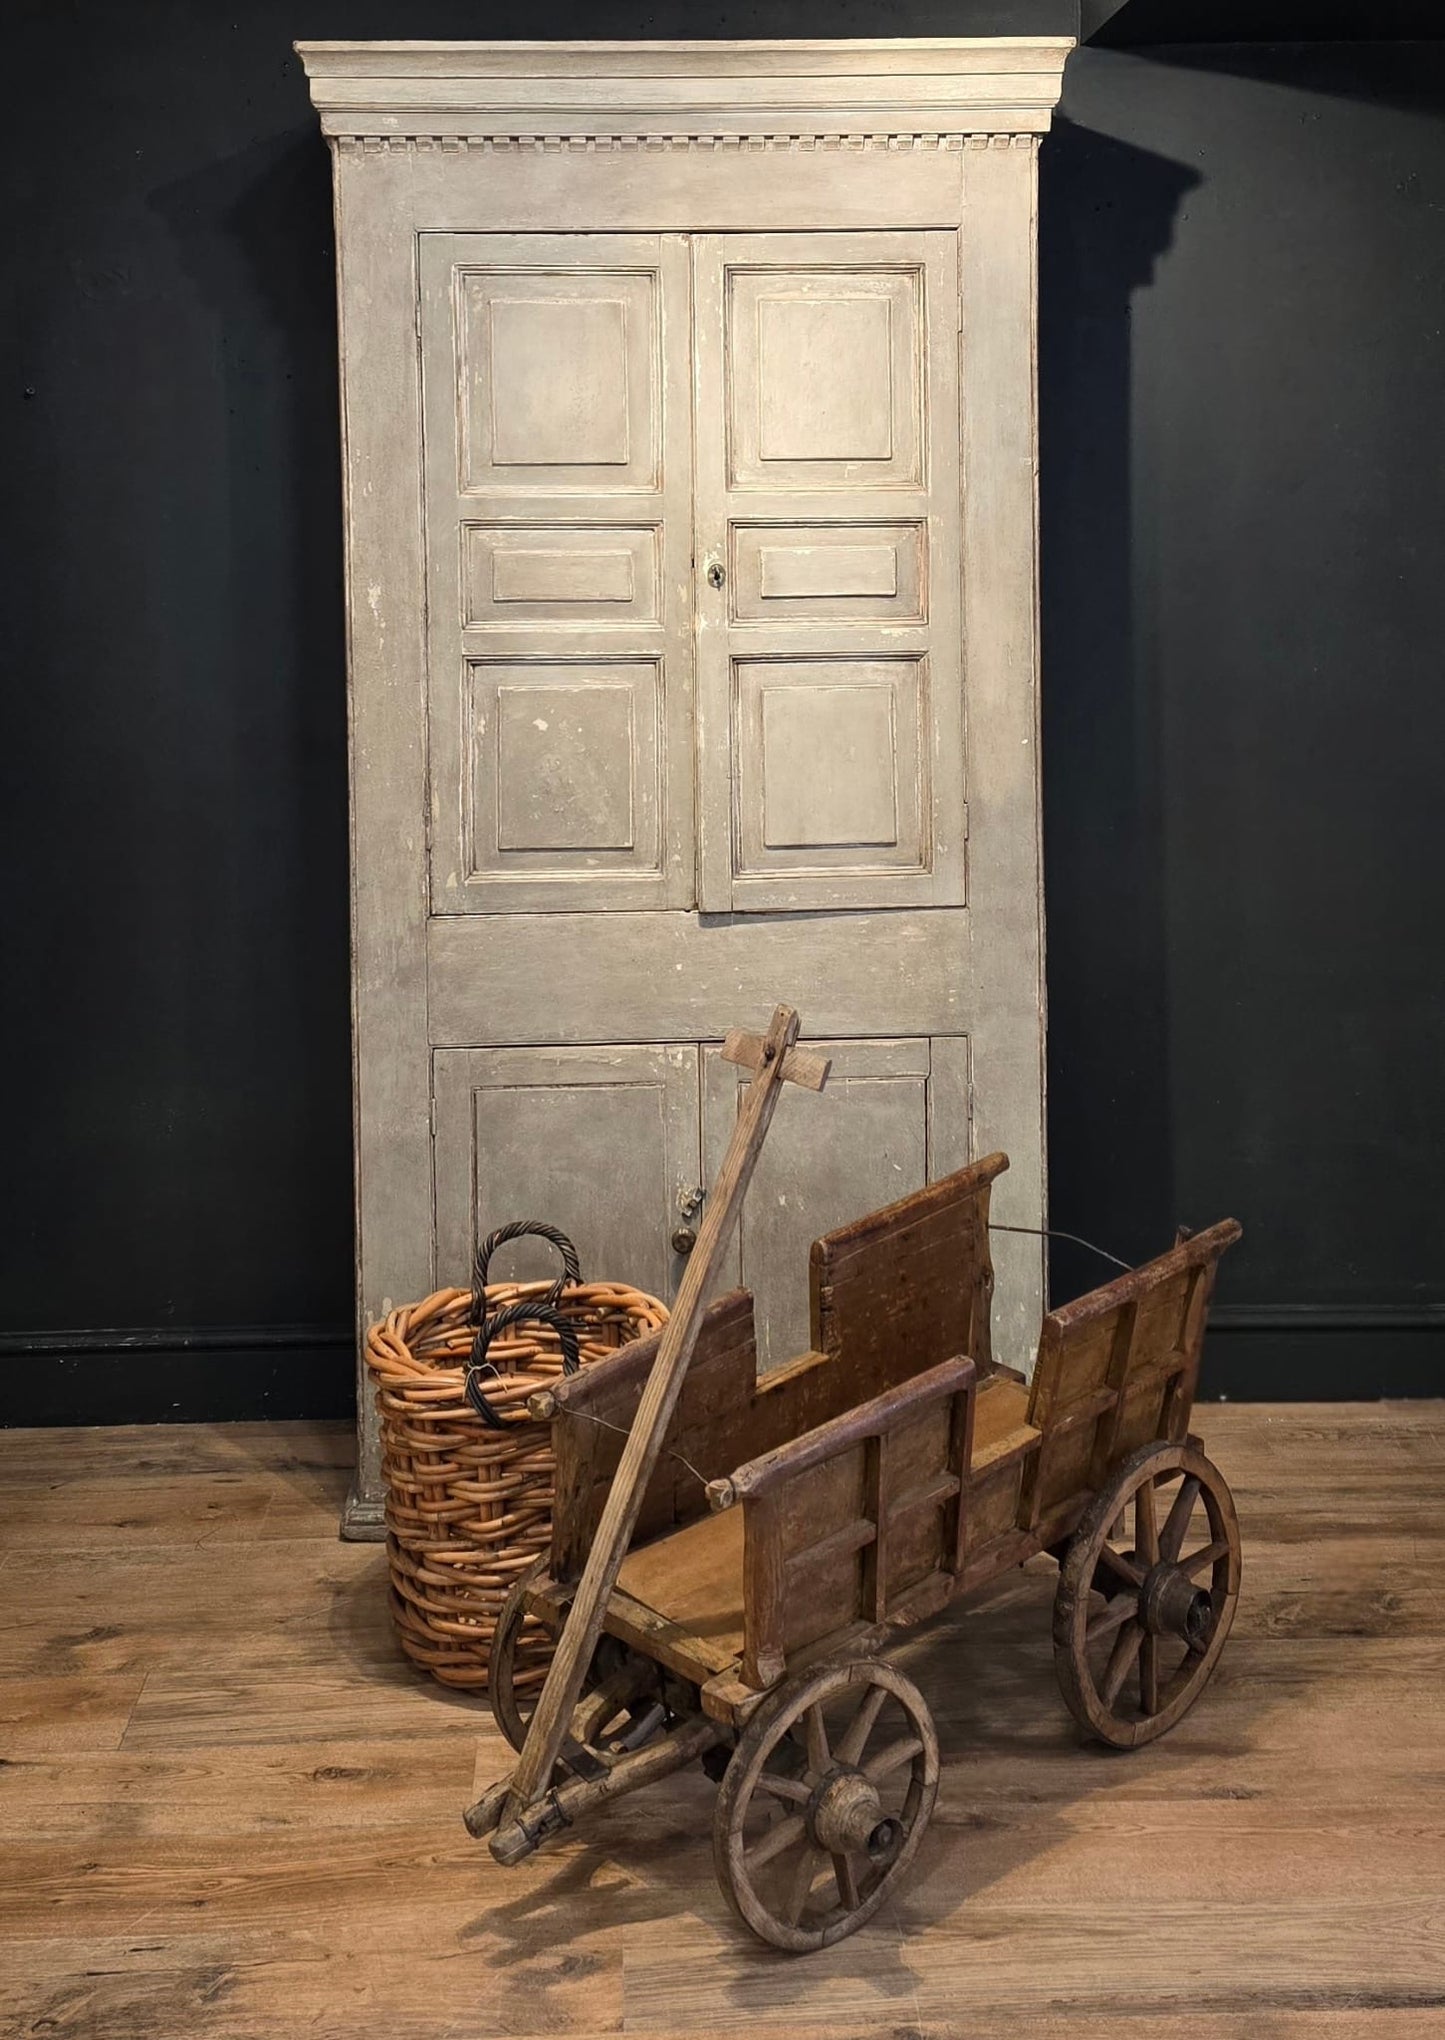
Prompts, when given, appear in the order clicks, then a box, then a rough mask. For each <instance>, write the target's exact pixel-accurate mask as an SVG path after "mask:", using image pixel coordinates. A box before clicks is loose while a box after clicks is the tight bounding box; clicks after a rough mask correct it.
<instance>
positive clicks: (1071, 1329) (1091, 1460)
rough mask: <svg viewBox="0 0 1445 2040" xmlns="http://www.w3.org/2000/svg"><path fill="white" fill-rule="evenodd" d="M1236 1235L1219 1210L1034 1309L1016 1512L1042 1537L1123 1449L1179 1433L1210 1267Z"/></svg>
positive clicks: (1188, 1403) (1076, 1510)
mask: <svg viewBox="0 0 1445 2040" xmlns="http://www.w3.org/2000/svg"><path fill="white" fill-rule="evenodd" d="M1240 1232H1241V1228H1240V1227H1239V1225H1238V1224H1237V1223H1236V1222H1235V1221H1234V1220H1233V1219H1224V1220H1222V1221H1221V1222H1220V1224H1218V1225H1215V1226H1211V1227H1210V1228H1209V1229H1208V1231H1207V1232H1201V1233H1195V1234H1193V1235H1192V1236H1190V1237H1188V1238H1184V1239H1181V1240H1180V1241H1179V1243H1178V1244H1177V1245H1176V1246H1174V1247H1172V1248H1171V1249H1170V1250H1169V1252H1168V1253H1166V1254H1161V1255H1159V1257H1158V1258H1157V1259H1156V1260H1153V1261H1149V1262H1146V1263H1145V1265H1144V1266H1143V1267H1141V1268H1135V1269H1132V1270H1130V1272H1129V1273H1128V1274H1126V1275H1120V1276H1119V1277H1118V1278H1117V1279H1116V1280H1115V1281H1113V1282H1109V1283H1106V1284H1105V1285H1104V1286H1103V1287H1102V1288H1100V1289H1096V1290H1093V1291H1091V1292H1090V1294H1089V1295H1087V1296H1081V1297H1079V1298H1078V1299H1077V1300H1076V1301H1075V1302H1073V1303H1069V1304H1065V1305H1064V1306H1063V1307H1062V1309H1060V1310H1057V1311H1050V1312H1049V1313H1048V1315H1047V1316H1046V1317H1045V1318H1044V1322H1043V1329H1042V1332H1041V1335H1040V1339H1039V1356H1038V1362H1037V1365H1036V1366H1035V1369H1034V1376H1033V1381H1032V1384H1031V1387H1030V1393H1029V1409H1028V1417H1029V1422H1030V1423H1031V1424H1033V1425H1034V1426H1035V1428H1036V1429H1037V1430H1039V1431H1040V1432H1041V1433H1042V1442H1041V1444H1040V1447H1039V1451H1038V1453H1037V1455H1036V1457H1035V1458H1034V1460H1033V1462H1032V1467H1031V1473H1030V1477H1029V1478H1028V1479H1027V1480H1026V1481H1025V1484H1024V1494H1023V1498H1022V1508H1023V1516H1022V1519H1021V1520H1022V1521H1023V1523H1024V1524H1025V1526H1026V1527H1028V1528H1030V1529H1032V1530H1033V1531H1034V1532H1035V1533H1036V1534H1037V1535H1038V1536H1039V1537H1040V1538H1041V1539H1042V1541H1043V1542H1045V1543H1049V1542H1051V1541H1052V1537H1053V1535H1054V1533H1055V1532H1056V1531H1058V1532H1059V1534H1062V1533H1063V1531H1065V1530H1068V1529H1072V1527H1073V1520H1075V1519H1077V1517H1078V1515H1079V1514H1080V1512H1081V1511H1082V1509H1083V1508H1084V1507H1085V1505H1086V1504H1087V1502H1088V1500H1089V1499H1090V1497H1091V1496H1092V1495H1093V1494H1095V1493H1096V1492H1097V1491H1098V1490H1099V1489H1100V1488H1101V1487H1103V1486H1105V1485H1106V1483H1107V1481H1108V1479H1109V1476H1110V1474H1111V1472H1112V1471H1113V1469H1114V1468H1116V1467H1117V1466H1118V1465H1119V1464H1120V1463H1121V1462H1122V1461H1123V1460H1124V1459H1126V1458H1127V1457H1128V1456H1129V1454H1130V1453H1131V1452H1134V1451H1136V1450H1138V1449H1139V1448H1140V1447H1141V1446H1143V1445H1146V1444H1148V1443H1150V1442H1151V1441H1152V1440H1154V1439H1162V1440H1165V1441H1167V1442H1169V1443H1174V1444H1178V1443H1182V1441H1183V1440H1184V1438H1185V1437H1186V1436H1187V1434H1188V1430H1189V1418H1190V1414H1191V1412H1192V1410H1193V1407H1194V1395H1195V1390H1196V1387H1197V1385H1198V1379H1199V1359H1200V1353H1201V1350H1202V1347H1203V1342H1204V1327H1205V1321H1206V1318H1207V1316H1208V1310H1209V1299H1210V1296H1211V1294H1212V1293H1213V1288H1214V1279H1215V1273H1216V1270H1217V1268H1218V1265H1219V1259H1220V1256H1221V1255H1222V1254H1223V1253H1224V1252H1225V1251H1226V1249H1228V1248H1229V1247H1231V1246H1233V1244H1234V1242H1235V1241H1236V1240H1237V1239H1238V1238H1239V1237H1240Z"/></svg>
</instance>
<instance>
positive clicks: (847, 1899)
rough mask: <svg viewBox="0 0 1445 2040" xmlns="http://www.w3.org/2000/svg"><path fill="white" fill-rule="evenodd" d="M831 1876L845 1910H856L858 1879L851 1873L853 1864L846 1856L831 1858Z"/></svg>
mask: <svg viewBox="0 0 1445 2040" xmlns="http://www.w3.org/2000/svg"><path fill="white" fill-rule="evenodd" d="M833 1877H834V1881H835V1882H836V1884H837V1886H838V1896H839V1898H840V1899H841V1900H842V1902H843V1910H844V1911H845V1912H856V1911H857V1910H858V1880H857V1878H856V1877H855V1876H854V1875H853V1865H852V1864H851V1863H850V1862H849V1860H848V1858H847V1857H846V1856H835V1857H834V1858H833Z"/></svg>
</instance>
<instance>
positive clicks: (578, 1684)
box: [489, 1006, 828, 1862]
mask: <svg viewBox="0 0 1445 2040" xmlns="http://www.w3.org/2000/svg"><path fill="white" fill-rule="evenodd" d="M797 1038H798V1016H797V1014H796V1013H795V1012H794V1011H793V1009H792V1007H791V1006H779V1007H778V1008H777V1009H776V1010H775V1012H774V1014H773V1018H772V1023H771V1025H770V1026H769V1028H768V1031H767V1033H766V1035H765V1036H764V1037H763V1038H762V1040H761V1042H759V1043H758V1045H757V1060H756V1063H755V1064H754V1062H753V1061H752V1059H751V1058H752V1053H753V1051H752V1048H751V1046H750V1045H749V1044H748V1040H747V1037H743V1036H740V1037H738V1038H737V1039H736V1040H735V1041H734V1054H735V1058H737V1059H741V1060H743V1061H744V1063H745V1065H746V1067H748V1068H752V1069H755V1075H754V1077H753V1080H752V1082H751V1083H750V1084H749V1085H748V1087H747V1089H746V1090H745V1092H744V1093H743V1097H742V1102H741V1104H740V1106H739V1110H738V1116H737V1120H736V1122H735V1123H734V1126H733V1131H732V1137H731V1139H730V1140H729V1142H728V1148H727V1154H726V1155H725V1157H724V1159H723V1165H722V1168H721V1169H720V1170H719V1172H718V1177H717V1181H716V1183H715V1184H714V1186H713V1190H712V1194H711V1196H710V1197H709V1199H708V1208H707V1211H706V1213H705V1215H704V1217H703V1221H702V1226H701V1228H700V1230H699V1233H698V1240H697V1245H696V1247H695V1248H694V1249H693V1252H692V1254H691V1255H690V1256H689V1259H688V1263H687V1268H686V1271H685V1273H684V1275H683V1278H682V1283H681V1286H680V1288H679V1289H678V1293H677V1303H676V1305H675V1306H674V1309H673V1313H672V1316H671V1317H670V1318H669V1320H668V1322H667V1326H666V1328H665V1330H664V1331H663V1334H662V1341H661V1344H660V1345H659V1347H658V1353H657V1359H656V1360H655V1361H654V1363H653V1367H652V1372H651V1374H650V1375H649V1376H648V1381H647V1386H646V1388H645V1389H644V1390H643V1393H642V1400H641V1402H640V1403H639V1404H638V1408H637V1415H636V1416H635V1417H634V1419H633V1422H632V1429H631V1431H630V1432H629V1433H628V1438H627V1444H626V1446H625V1447H624V1448H623V1453H622V1459H621V1461H620V1463H619V1465H618V1468H617V1472H616V1474H615V1476H614V1478H613V1482H612V1487H611V1491H610V1492H609V1494H608V1497H607V1501H606V1505H605V1506H604V1508H603V1511H602V1519H601V1521H600V1522H599V1524H598V1526H597V1534H596V1536H595V1538H594V1539H593V1543H592V1549H591V1551H590V1552H589V1554H588V1558H587V1563H586V1565H585V1566H584V1568H583V1571H582V1578H581V1580H580V1581H579V1582H578V1585H577V1592H576V1594H575V1595H574V1597H573V1601H572V1606H571V1608H570V1610H569V1611H568V1615H567V1621H566V1623H565V1625H564V1627H563V1630H562V1634H561V1636H560V1638H559V1639H558V1643H557V1653H556V1656H555V1657H554V1658H553V1660H552V1663H551V1666H550V1668H549V1670H548V1673H547V1680H546V1684H545V1685H544V1686H543V1688H542V1692H541V1695H540V1697H539V1699H538V1701H537V1706H536V1710H535V1712H534V1713H533V1715H532V1719H531V1722H530V1723H529V1725H528V1729H527V1740H526V1743H525V1745H524V1747H523V1749H522V1754H521V1756H520V1758H519V1759H518V1762H517V1768H516V1770H515V1771H514V1772H513V1773H512V1778H511V1782H510V1786H509V1788H508V1791H507V1795H506V1799H505V1802H504V1804H503V1805H502V1806H501V1808H500V1809H499V1825H498V1829H497V1832H496V1833H495V1834H494V1835H493V1837H492V1840H491V1850H492V1854H493V1855H494V1856H495V1857H496V1858H497V1860H498V1861H499V1862H515V1861H517V1860H518V1858H519V1855H521V1854H528V1853H530V1850H531V1849H532V1848H534V1847H535V1846H536V1841H535V1839H533V1838H532V1837H531V1835H530V1833H529V1829H528V1826H527V1823H526V1820H525V1818H524V1816H527V1815H528V1813H529V1810H530V1809H531V1808H532V1807H534V1806H535V1805H536V1803H537V1801H538V1800H539V1799H540V1798H541V1797H542V1795H543V1794H544V1793H546V1792H548V1791H549V1790H550V1789H551V1787H552V1781H553V1773H554V1771H555V1770H556V1766H557V1759H558V1756H559V1755H560V1753H561V1749H562V1744H563V1741H564V1740H565V1738H566V1734H567V1728H568V1724H569V1723H570V1721H571V1719H572V1713H573V1710H574V1708H575V1707H576V1705H577V1701H578V1698H579V1696H580V1694H581V1691H582V1681H583V1679H584V1677H585V1675H586V1671H587V1667H588V1665H590V1663H591V1662H592V1653H593V1651H594V1650H595V1649H596V1647H597V1639H598V1637H599V1636H600V1635H601V1633H602V1623H603V1619H604V1617H605V1615H606V1613H607V1603H608V1601H609V1600H610V1598H611V1595H612V1589H613V1587H614V1586H615V1585H616V1582H617V1574H618V1571H619V1569H620V1567H621V1565H622V1561H623V1559H624V1558H625V1557H626V1556H627V1550H628V1546H629V1545H630V1544H631V1542H632V1535H633V1532H634V1530H635V1529H636V1527H637V1518H638V1514H639V1512H640V1510H641V1507H642V1498H643V1495H644V1494H645V1492H646V1490H647V1483H648V1481H649V1480H650V1478H651V1476H652V1472H653V1469H654V1467H655V1466H656V1465H657V1460H658V1455H659V1454H660V1452H661V1450H662V1441H663V1439H664V1437H665V1435H666V1432H667V1427H668V1424H669V1423H670V1421H671V1419H672V1413H673V1411H674V1410H675V1409H676V1407H677V1399H678V1397H679V1395H680V1394H681V1393H682V1384H683V1381H684V1380H685V1378H686V1376H687V1370H688V1366H689V1364H690V1362H691V1360H692V1355H693V1349H694V1347H695V1346H696V1344H697V1338H698V1333H699V1331H700V1329H701V1327H702V1312H703V1302H704V1299H705V1297H706V1295H707V1292H708V1289H709V1287H710V1286H711V1283H712V1279H713V1275H714V1274H715V1272H716V1270H717V1266H718V1263H719V1262H720V1260H721V1259H722V1253H723V1249H724V1247H725V1246H726V1245H727V1242H728V1239H729V1237H730V1236H731V1233H732V1229H733V1226H734V1225H735V1223H736V1222H737V1217H738V1213H739V1211H740V1210H741V1208H742V1201H743V1197H744V1194H745V1193H746V1190H747V1187H748V1183H749V1181H750V1180H751V1177H752V1173H753V1166H754V1164H755V1163H756V1161H757V1158H758V1152H759V1150H760V1149H761V1147H762V1144H763V1138H764V1136H765V1135H766V1133H767V1130H768V1126H769V1123H770V1121H771V1119H772V1116H773V1112H774V1109H775V1108H776V1106H777V1102H778V1096H779V1093H780V1091H781V1088H782V1085H783V1084H784V1083H785V1082H788V1081H790V1079H789V1077H788V1061H789V1054H790V1051H791V1050H792V1048H793V1044H794V1043H795V1042H796V1040H797ZM730 1039H732V1037H730ZM820 1061H821V1058H819V1057H816V1056H809V1057H807V1058H806V1059H805V1061H804V1063H803V1065H802V1069H803V1075H802V1076H801V1077H800V1078H799V1079H797V1080H796V1081H800V1082H803V1083H805V1084H806V1085H807V1087H808V1088H809V1089H810V1090H811V1089H817V1088H821V1085H822V1083H823V1082H824V1081H826V1078H827V1074H828V1071H827V1065H826V1063H823V1064H822V1068H821V1072H820V1071H819V1069H818V1067H817V1065H818V1064H819V1063H820ZM489 1797H490V1795H489Z"/></svg>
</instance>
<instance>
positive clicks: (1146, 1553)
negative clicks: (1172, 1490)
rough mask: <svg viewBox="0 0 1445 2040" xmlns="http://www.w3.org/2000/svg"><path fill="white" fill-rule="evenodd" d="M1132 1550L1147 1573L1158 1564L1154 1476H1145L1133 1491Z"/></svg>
mask: <svg viewBox="0 0 1445 2040" xmlns="http://www.w3.org/2000/svg"><path fill="white" fill-rule="evenodd" d="M1134 1549H1135V1550H1136V1551H1137V1552H1138V1554H1139V1558H1140V1560H1141V1562H1142V1564H1143V1567H1144V1570H1145V1571H1146V1572H1147V1571H1148V1570H1149V1568H1150V1566H1151V1565H1157V1564H1158V1563H1159V1527H1158V1525H1157V1523H1156V1522H1155V1520H1154V1476H1153V1475H1152V1474H1147V1473H1146V1474H1145V1476H1144V1478H1143V1480H1141V1481H1140V1483H1139V1485H1138V1487H1137V1488H1135V1490H1134Z"/></svg>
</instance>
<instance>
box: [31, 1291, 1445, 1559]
mask: <svg viewBox="0 0 1445 2040" xmlns="http://www.w3.org/2000/svg"><path fill="white" fill-rule="evenodd" d="M1200 1393H1201V1396H1202V1397H1203V1398H1204V1399H1205V1400H1206V1401H1218V1400H1221V1399H1226V1398H1227V1399H1228V1400H1229V1401H1231V1402H1314V1401H1321V1402H1355V1401H1361V1402H1372V1401H1377V1400H1379V1399H1380V1398H1382V1397H1397V1396H1398V1397H1411V1396H1436V1395H1445V1304H1438V1303H1436V1304H1420V1305H1382V1304H1374V1305H1356V1306H1350V1305H1337V1304H1222V1305H1217V1306H1216V1307H1215V1309H1214V1311H1213V1312H1212V1314H1211V1317H1210V1325H1209V1337H1208V1339H1207V1341H1206V1343H1205V1350H1204V1369H1203V1378H1202V1381H1201V1386H1200ZM355 1395H356V1390H355V1358H354V1346H353V1341H352V1334H351V1333H350V1331H348V1330H342V1329H340V1328H333V1327H327V1326H320V1325H236V1326H204V1327H200V1328H196V1329H192V1330H176V1329H173V1328H171V1327H152V1328H147V1329H143V1330H133V1331H84V1332H7V1333H3V1334H0V1424H3V1425H4V1426H5V1427H7V1428H14V1427H18V1426H22V1425H37V1426H43V1425H65V1424H185V1423H229V1422H243V1421H246V1420H248V1419H249V1420H254V1419H256V1418H265V1417H273V1418H277V1419H280V1418H288V1417H289V1418H296V1417H341V1418H345V1417H350V1416H352V1415H353V1414H354V1411H355ZM346 1529H347V1534H348V1535H351V1536H358V1537H366V1536H375V1535H378V1534H379V1532H380V1516H379V1510H378V1506H377V1504H376V1503H375V1502H374V1501H369V1500H367V1498H365V1497H355V1498H353V1505H348V1509H347V1517H346Z"/></svg>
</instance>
